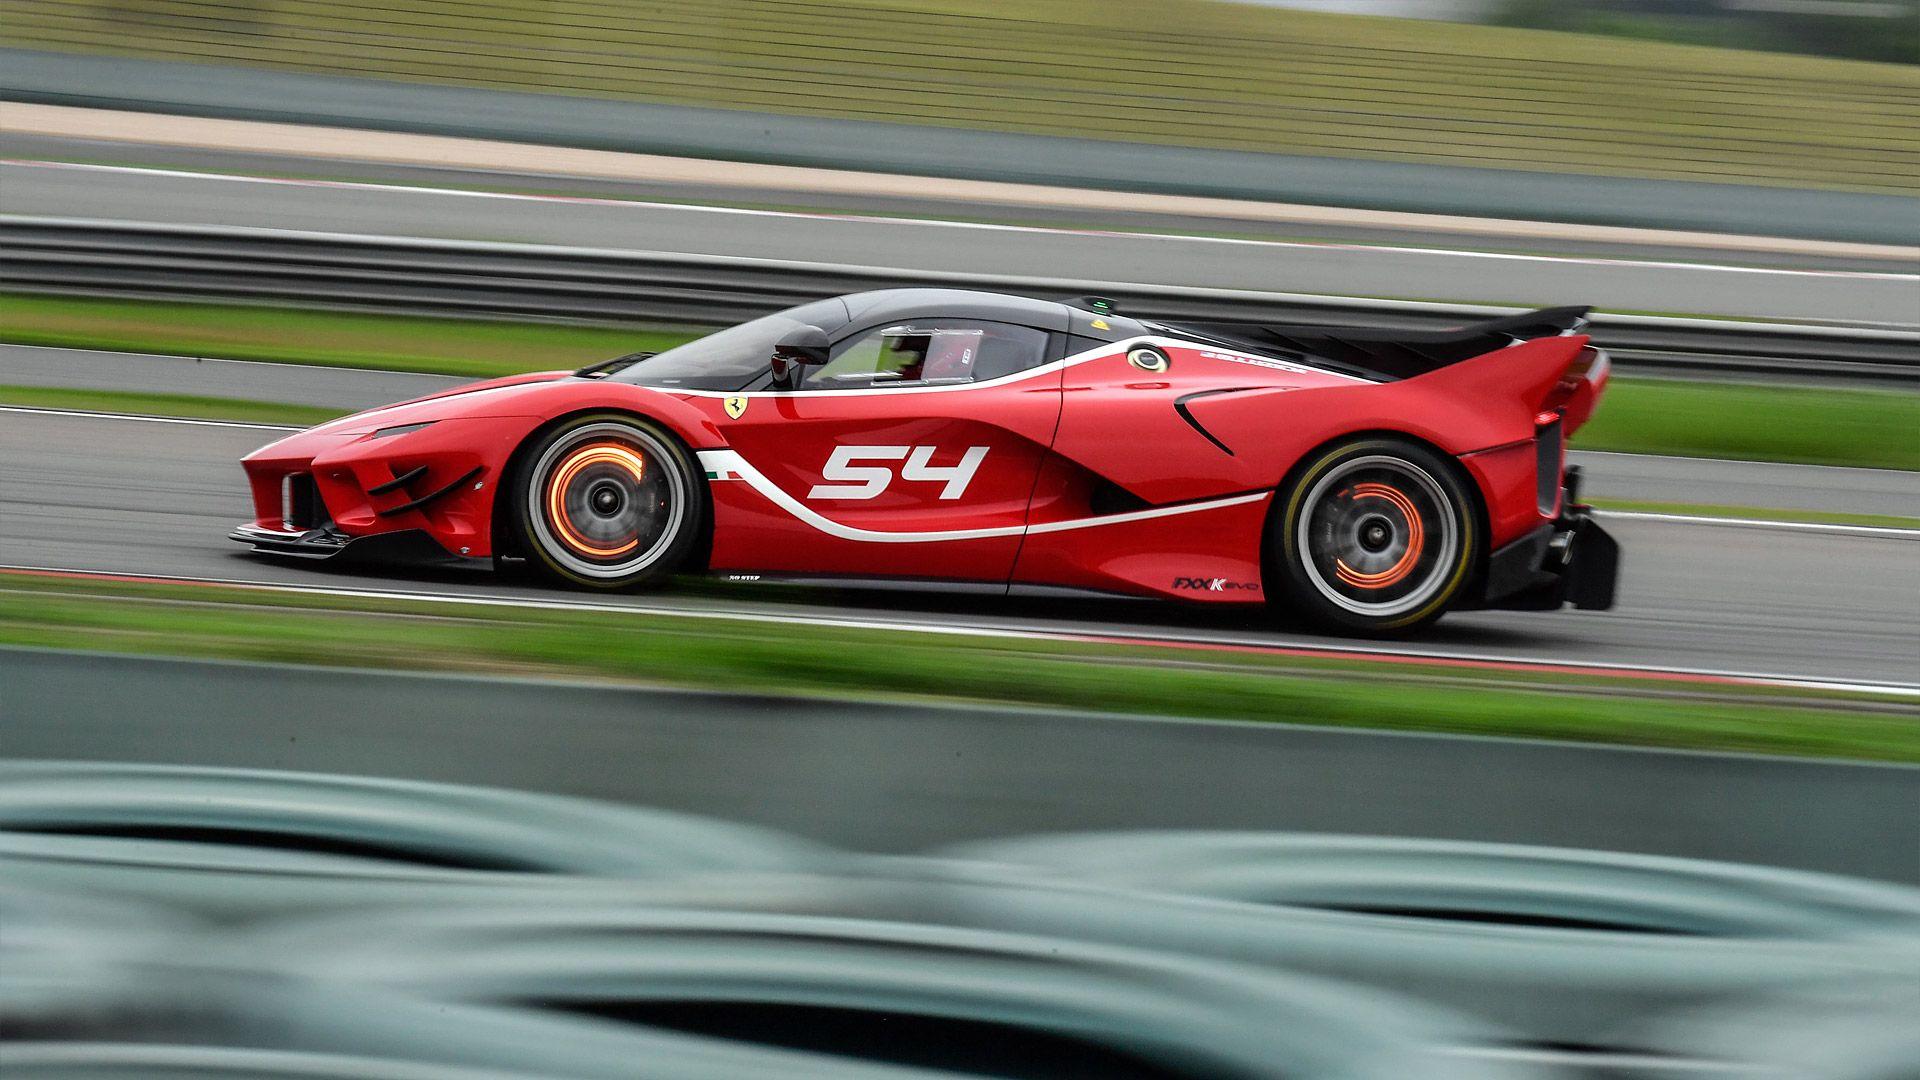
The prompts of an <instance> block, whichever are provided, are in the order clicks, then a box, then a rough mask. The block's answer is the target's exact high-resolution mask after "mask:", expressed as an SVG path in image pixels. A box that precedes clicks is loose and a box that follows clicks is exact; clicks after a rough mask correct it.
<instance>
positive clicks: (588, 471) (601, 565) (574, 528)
mask: <svg viewBox="0 0 1920 1080" xmlns="http://www.w3.org/2000/svg"><path fill="white" fill-rule="evenodd" d="M706 494H707V489H706V484H705V482H704V481H703V480H702V479H701V478H700V474H699V473H698V471H696V470H695V468H694V466H693V462H692V457H691V455H689V454H688V453H687V451H686V450H685V449H684V448H683V447H682V446H681V445H680V442H679V440H677V439H675V438H674V437H673V436H672V435H670V434H668V433H667V432H666V431H665V430H663V429H661V428H660V427H658V426H656V425H654V424H652V423H649V422H647V421H645V420H641V419H639V418H638V417H632V416H626V415H623V414H617V413H610V414H599V415H592V416H582V417H578V418H575V419H573V420H569V421H567V422H566V423H564V424H561V425H560V426H559V427H557V428H555V429H554V430H552V431H550V432H547V433H546V434H545V435H544V436H543V437H542V438H541V439H540V440H539V441H538V442H536V443H535V444H534V445H533V446H531V447H530V448H529V449H528V452H527V454H526V455H525V457H524V458H523V459H522V462H521V467H520V468H519V469H518V475H517V477H516V483H515V484H514V486H513V488H512V489H511V498H512V499H513V507H512V509H513V521H514V524H515V525H516V527H517V528H516V532H517V533H518V536H517V537H516V539H517V540H518V541H519V544H518V545H517V546H518V547H520V548H521V550H523V551H524V552H525V553H526V555H527V562H528V564H529V565H530V566H532V567H533V568H535V569H537V570H540V571H542V572H544V573H545V574H546V575H548V576H550V577H554V578H558V579H560V580H562V581H566V582H570V583H572V584H575V585H586V586H589V587H593V588H601V589H615V588H623V587H629V586H636V585H644V584H648V583H651V582H654V581H657V580H659V579H660V578H663V577H665V576H666V575H668V574H671V573H672V572H673V571H674V570H675V568H677V567H678V566H680V564H681V563H683V562H685V561H686V558H687V555H688V553H689V551H690V550H691V549H692V547H693V544H694V540H695V537H697V536H698V534H699V531H700V522H701V516H702V513H703V512H704V507H705V505H706Z"/></svg>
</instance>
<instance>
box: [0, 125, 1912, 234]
mask: <svg viewBox="0 0 1920 1080" xmlns="http://www.w3.org/2000/svg"><path fill="white" fill-rule="evenodd" d="M16 108H17V106H16ZM92 115H94V116H99V115H103V114H99V113H93V114H92ZM104 115H109V116H120V115H131V114H112V113H109V114H104ZM163 122H165V121H163ZM195 122H196V123H197V122H199V121H195ZM216 122H219V121H216ZM323 130H324V131H327V132H332V131H333V130H334V129H323ZM230 138H231V140H232V141H231V143H230V144H227V145H233V146H240V145H247V144H246V143H245V141H244V138H243V136H242V134H241V133H239V132H235V133H234V134H233V135H232V136H231V137H230ZM363 152H364V151H363ZM517 159H518V160H524V159H525V158H524V156H523V155H522V156H519V157H518V158H517ZM0 160H14V161H55V162H75V163H83V164H85V163H91V164H102V165H133V166H141V167H147V168H156V169H183V170H188V171H193V172H214V173H233V174H238V175H248V176H286V177H300V178H308V179H323V180H347V181H360V182H368V183H377V184H397V185H403V186H426V187H463V188H472V189H476V190H482V191H520V192H533V193H542V194H548V195H564V196H584V197H588V198H615V199H635V200H641V201H653V202H678V203H706V204H712V205H720V206H726V205H732V206H752V207H764V208H770V209H789V210H805V211H821V212H828V213H849V214H879V215H885V216H887V217H903V218H933V219H940V218H957V219H966V220H980V221H997V222H1002V223H1006V224H1035V225H1050V226H1056V227H1060V228H1070V229H1100V230H1109V231H1127V232H1154V233H1183V234H1187V235H1192V236H1207V235H1222V234H1232V235H1234V236H1241V237H1246V238H1249V239H1263V240H1320V241H1327V242H1331V243H1361V244H1381V245H1390V246H1399V247H1423V248H1460V249H1466V250H1474V249H1483V250H1502V251H1518V250H1525V251H1531V252H1535V253H1544V254H1554V255H1588V256H1594V257H1598V258H1612V259H1645V260H1651V261H1656V262H1673V261H1680V262H1705V263H1733V264H1737V265H1742V266H1765V267H1775V268H1781V269H1796V270H1865V271H1894V272H1911V271H1912V270H1913V269H1914V266H1913V262H1912V259H1911V258H1908V257H1904V256H1894V255H1888V256H1885V257H1882V256H1881V255H1879V254H1877V253H1876V254H1868V253H1861V252H1854V253H1847V254H1832V253H1826V252H1819V251H1815V252H1809V251H1805V250H1782V249H1772V250H1748V249H1746V248H1743V247H1738V246H1735V247H1726V246H1719V247H1714V246H1691V245H1684V244H1675V243H1670V242H1664V241H1663V242H1660V243H1651V242H1638V241H1630V240H1598V239H1585V238H1571V237H1566V236H1541V235H1535V234H1534V231H1533V230H1529V229H1525V228H1519V229H1517V230H1516V231H1514V232H1512V233H1503V232H1501V231H1500V230H1499V228H1498V227H1497V226H1498V223H1495V222H1486V221H1476V222H1475V226H1476V229H1475V230H1472V231H1466V230H1460V229H1449V228H1447V227H1445V225H1446V224H1447V223H1448V222H1449V221H1450V219H1446V218H1435V219H1433V220H1432V221H1429V222H1428V223H1426V225H1425V226H1424V227H1421V228H1412V227H1388V226H1384V225H1353V224H1345V223H1341V222H1335V221H1328V220H1299V221H1296V220H1282V221H1276V220H1272V219H1268V218H1261V217H1236V216H1231V215H1227V214H1225V212H1224V211H1219V212H1213V213H1209V214H1207V215H1205V216H1201V215H1198V214H1193V213H1176V212H1169V211H1166V210H1121V209H1105V208H1099V209H1095V208H1086V207H1083V206H1079V205H1070V204H1065V203H1055V202H1050V203H1048V204H1046V205H1040V206H1034V205H1028V204H1025V203H1021V202H1017V201H996V202H991V203H975V202H969V201H966V200H962V199H958V198H956V197H955V196H954V195H953V194H951V193H950V192H947V193H933V194H928V195H925V196H913V197H908V196H902V195H883V194H874V193H866V192H861V193H841V192H837V191H830V190H823V189H821V188H820V187H819V186H817V185H812V186H810V185H801V184H788V185H785V186H779V185H760V184H755V185H744V184H743V183H742V182H740V181H739V180H738V179H737V178H736V177H732V176H730V177H728V182H726V183H699V182H693V181H686V180H679V179H665V178H661V179H613V178H601V177H589V176H578V175H567V174H562V173H553V172H536V171H527V170H526V169H525V168H524V167H506V166H502V167H497V168H471V167H464V166H450V165H401V164H392V163H387V162H381V161H372V160H365V161H362V160H351V159H343V158H334V157H314V156H298V155H295V154H288V153H262V152H258V151H253V150H237V149H219V148H214V147H213V146H194V145H161V144H156V143H141V142H126V141H120V140H118V139H113V140H108V139H91V138H75V137H67V136H51V135H38V134H26V133H23V132H18V131H5V130H0ZM714 164H715V165H716V167H718V168H721V169H726V168H727V167H728V165H727V163H724V162H719V163H714ZM855 175H863V176H871V175H872V174H855ZM889 179H890V178H889ZM934 183H936V184H937V183H939V181H934ZM1041 190H1046V189H1041ZM1062 190H1069V191H1070V190H1071V189H1062ZM1147 198H1151V197H1150V196H1149V197H1147ZM1249 205H1254V204H1249ZM1485 226H1495V227H1494V228H1493V229H1492V230H1491V231H1479V228H1480V227H1485ZM1549 228H1550V227H1549ZM1794 246H1795V242H1794V241H1786V242H1784V243H1783V244H1782V246H1781V247H1782V248H1783V249H1792V248H1794Z"/></svg>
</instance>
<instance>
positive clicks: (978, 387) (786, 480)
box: [711, 314, 1063, 585]
mask: <svg viewBox="0 0 1920 1080" xmlns="http://www.w3.org/2000/svg"><path fill="white" fill-rule="evenodd" d="M1062 347H1063V335H1061V334H1060V333H1058V332H1056V331H1052V330H1050V329H1045V328H1041V327H1036V326H1027V325H1020V324H1017V323H1012V322H1002V321H995V320H989V319H978V318H958V317H947V316H941V315H935V314H927V315H916V316H912V317H893V318H889V319H887V320H886V321H884V322H878V323H870V324H867V325H860V326H857V327H855V328H852V329H850V330H849V331H847V332H846V333H844V334H843V335H842V336H841V337H840V338H839V339H838V340H837V341H836V342H835V343H834V345H833V347H832V349H831V352H830V357H831V359H830V360H829V362H828V363H827V364H825V365H823V366H820V367H817V368H809V369H806V371H805V375H804V378H803V379H802V381H801V382H800V384H799V385H798V386H797V387H796V388H794V389H792V390H785V391H763V392H757V393H750V394H742V395H737V396H736V397H734V398H731V399H729V408H728V410H727V411H728V412H729V414H731V413H732V412H733V411H734V410H735V409H738V416H729V418H728V419H726V420H724V421H722V422H721V429H722V431H723V433H724V434H725V436H726V438H727V441H728V443H729V444H730V446H731V447H732V448H733V451H734V452H735V453H736V454H738V457H739V461H740V462H741V463H742V468H741V469H740V473H741V475H739V476H738V477H735V476H731V475H721V476H716V477H715V483H714V492H715V499H716V501H717V503H718V505H719V510H717V511H716V515H717V516H716V523H718V522H719V517H718V515H719V514H720V513H724V514H725V516H726V522H725V527H719V526H718V524H717V525H716V529H715V536H714V548H713V556H712V560H711V565H712V566H713V568H714V569H718V570H742V571H746V570H751V571H763V572H784V573H790V574H798V575H806V574H826V575H840V576H863V577H866V576H870V577H883V578H926V579H945V580H957V581H971V582H983V583H991V584H994V585H1004V584H1005V582H1006V580H1007V578H1008V576H1009V575H1010V574H1011V572H1012V569H1013V562H1014V559H1015V557H1016V555H1017V554H1018V552H1019V549H1020V541H1021V533H1022V531H1023V530H1024V528H1025V524H1026V517H1027V506H1028V501H1029V499H1030V498H1031V496H1032V493H1033V486H1034V480H1035V477H1036V475H1037V474H1038V472H1039V469H1040V464H1041V461H1042V460H1043V458H1044V457H1045V455H1046V452H1047V449H1048V447H1049V445H1050V444H1051V442H1052V440H1053V434H1054V428H1055V426H1056V424H1057V423H1058V420H1059V415H1060V373H1059V369H1058V368H1057V367H1051V366H1049V365H1048V362H1049V361H1051V360H1054V359H1057V358H1058V356H1059V351H1060V349H1061V348H1062ZM743 486H744V488H745V489H747V490H743Z"/></svg>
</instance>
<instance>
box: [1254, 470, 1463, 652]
mask: <svg viewBox="0 0 1920 1080" xmlns="http://www.w3.org/2000/svg"><path fill="white" fill-rule="evenodd" d="M1275 513H1276V514H1277V515H1278V518H1277V520H1276V521H1275V522H1274V524H1273V528H1272V530H1271V540H1270V543H1271V544H1272V546H1273V551H1272V553H1271V555H1272V562H1273V563H1274V564H1276V565H1274V566H1273V569H1274V571H1275V572H1276V574H1277V576H1278V577H1279V579H1280V580H1281V581H1282V583H1283V585H1284V591H1285V594H1286V596H1287V598H1288V599H1289V600H1291V601H1292V602H1293V604H1294V606H1296V607H1297V608H1299V609H1300V610H1302V611H1304V612H1305V613H1306V614H1307V615H1308V616H1310V617H1311V618H1313V619H1314V620H1315V621H1316V622H1319V623H1321V624H1322V625H1325V626H1329V627H1332V628H1334V629H1337V630H1341V631H1345V632H1359V633H1367V634H1396V633H1406V632H1408V631H1411V630H1414V629H1417V628H1419V627H1421V626H1425V625H1427V624H1428V623H1431V622H1433V621H1434V620H1435V619H1438V618H1439V617H1440V616H1441V615H1442V614H1444V613H1445V612H1446V610H1447V608H1448V606H1449V605H1451V604H1452V603H1453V601H1454V600H1455V599H1456V598H1458V597H1459V595H1460V594H1461V591H1462V590H1463V589H1464V587H1465V586H1466V584H1467V581H1468V578H1469V577H1470V576H1471V571H1472V568H1473V566H1474V561H1475V559H1477V558H1478V556H1479V549H1480V535H1479V532H1480V524H1479V517H1478V515H1477V514H1476V513H1475V511H1474V503H1473V499H1472V496H1471V494H1470V493H1469V491H1468V490H1467V488H1466V486H1465V484H1464V483H1463V482H1462V481H1461V480H1460V479H1459V477H1458V475H1457V474H1456V473H1455V471H1454V469H1453V468H1452V467H1451V466H1450V465H1449V464H1448V463H1447V462H1446V461H1445V460H1443V459H1442V458H1441V457H1440V456H1439V455H1438V454H1435V453H1433V452H1432V451H1430V450H1427V449H1426V448H1424V447H1422V446H1419V445H1418V444H1415V443H1412V442H1407V441H1404V440H1400V439H1366V440H1361V441H1358V442H1352V443H1348V444H1346V445H1344V446H1338V447H1334V448H1333V449H1331V450H1328V451H1325V452H1323V453H1322V454H1320V455H1319V456H1318V457H1317V458H1315V459H1314V460H1313V462H1312V463H1310V464H1309V465H1308V466H1307V467H1306V469H1304V470H1303V471H1302V472H1301V474H1300V477H1299V479H1298V480H1296V481H1294V482H1293V483H1292V484H1291V485H1289V486H1288V488H1287V490H1286V491H1284V492H1282V494H1281V498H1280V500H1279V501H1278V502H1276V503H1275Z"/></svg>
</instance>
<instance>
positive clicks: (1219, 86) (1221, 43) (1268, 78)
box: [0, 0, 1920, 193]
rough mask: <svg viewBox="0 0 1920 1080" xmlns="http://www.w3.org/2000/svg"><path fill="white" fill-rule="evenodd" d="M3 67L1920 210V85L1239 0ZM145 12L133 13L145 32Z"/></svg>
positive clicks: (539, 15) (235, 36)
mask: <svg viewBox="0 0 1920 1080" xmlns="http://www.w3.org/2000/svg"><path fill="white" fill-rule="evenodd" d="M13 8H14V10H10V11H9V13H8V17H7V18H6V19H5V20H4V21H0V44H5V45H16V46H24V47H28V48H39V49H55V50H73V51H81V52H88V53H112V54H121V55H133V56H142V57H149V58H156V59H168V60H181V61H189V62H197V63H215V64H240V65H250V66H258V67H268V68H278V69H286V70H297V71H309V72H320V73H327V74H338V75H360V76H372V77H382V78H391V79H399V80H404V81H409V82H426V83H440V84H457V85H466V86H478V87H489V88H497V89H507V90H519V91H536V92H551V93H561V94H569V95H577V96H586V97H597V98H615V99H628V100H639V101H649V102H659V103H665V104H674V105H692V106H707V107H719V108H726V109H741V110H750V111H755V112H772V113H788V114H798V115H808V116H831V117H850V118H855V119H867V120H885V121H896V122H905V123H912V124H922V125H936V126H947V127H962V128H976V129H994V130H1011V131H1022V132H1031V133H1037V134H1047V135H1063V136H1070V137H1077V138H1093V139H1107V140H1122V141H1130V142H1146V143H1170V144H1182V145H1198V146H1209V147H1221V148H1228V149H1243V150H1254V151H1277V152H1291V153H1304V154H1312V155H1316V156H1320V155H1325V156H1339V157H1364V158H1386V159H1394V160H1401V161H1412V162H1420V163H1435V162H1438V163H1447V164H1461V165H1482V166H1491V167H1497V168H1512V169H1526V170H1536V171H1565V172H1592V173H1616V174H1630V175H1641V176H1660V177H1671V178H1678V179H1691V180H1728V181H1735V182H1742V181H1744V182H1758V183H1775V184H1793V185H1819V186H1830V187H1838V188H1849V189H1861V190H1876V191H1893V192H1902V193H1913V192H1916V191H1920V173H1916V172H1915V171H1914V170H1913V169H1912V167H1911V161H1910V160H1908V159H1910V158H1911V157H1912V155H1914V154H1915V153H1916V152H1917V151H1920V69H1917V68H1915V67H1913V66H1908V65H1899V64H1873V63H1860V62H1854V61H1844V60H1830V59H1822V58H1814V57H1802V56H1781V55H1772V54H1760V53H1748V52H1740V51H1736V50H1730V49H1719V48H1706V47H1699V46H1686V45H1670V44H1663V43H1656V42H1633V43H1632V44H1630V45H1629V44H1624V43H1622V42H1620V41H1618V40H1615V39H1610V38H1605V37H1597V36H1587V35H1578V34H1564V33H1553V32H1543V31H1534V30H1515V29H1506V28H1497V27H1482V26H1471V25H1463V24H1451V23H1432V22H1416V21H1410V20H1400V19H1381V18H1364V17H1354V16H1344V15H1325V14H1316V13H1309V12H1300V11H1290V10H1283V9H1275V8H1271V7H1262V6H1256V5H1250V4H1239V3H1226V2H1222V0H907V2H902V0H808V2H804V3H796V2H793V0H703V2H702V3H699V4H673V5H639V4H629V5H619V4H606V3H600V2H597V0H538V2H536V0H490V2H489V3H486V4H478V5H476V4H473V3H468V2H465V0H415V2H413V3H411V4H409V5H407V6H406V7H404V8H401V9H395V8H393V7H391V6H390V5H383V4H379V3H376V2H374V0H331V2H323V0H279V2H276V3H274V4H271V5H251V6H248V7H247V8H246V10H245V13H244V17H240V18H226V17H223V16H222V14H221V9H218V8H214V7H209V6H208V5H206V4H202V3H197V2H192V0H151V2H146V3H142V4H139V5H136V6H133V7H129V6H127V5H114V4H96V3H90V2H83V0H39V2H35V3H32V4H24V5H13ZM135 16H137V18H136V17H135Z"/></svg>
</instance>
